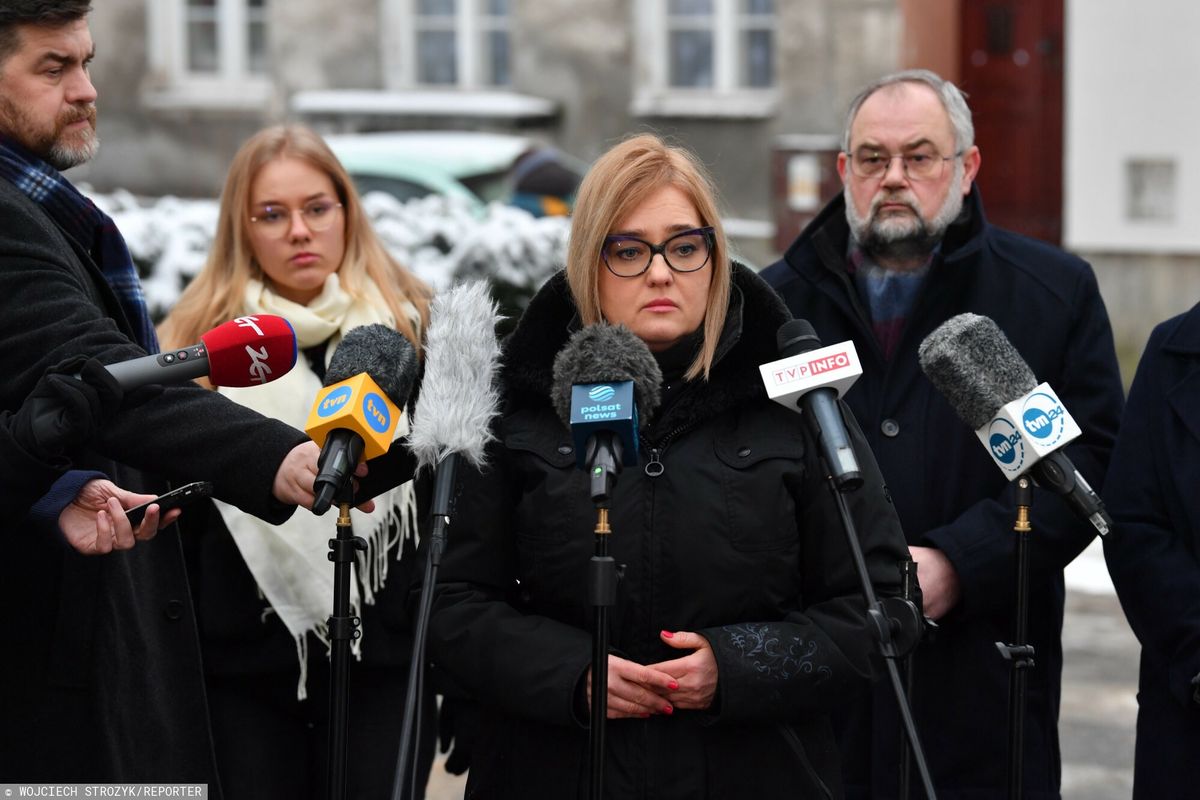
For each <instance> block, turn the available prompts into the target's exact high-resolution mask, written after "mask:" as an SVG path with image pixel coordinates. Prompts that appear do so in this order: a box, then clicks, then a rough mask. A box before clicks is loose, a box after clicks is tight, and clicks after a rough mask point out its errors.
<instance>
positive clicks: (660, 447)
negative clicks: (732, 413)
mask: <svg viewBox="0 0 1200 800" xmlns="http://www.w3.org/2000/svg"><path fill="white" fill-rule="evenodd" d="M698 424H699V423H697V422H693V423H691V424H690V425H681V426H680V427H678V428H676V429H675V430H673V431H671V432H670V433H668V434H667V435H666V436H664V437H662V438H661V439H659V440H658V444H657V446H652V445H651V444H650V442H649V440H647V439H646V437H645V436H644V435H643V434H640V433H639V434H638V440H639V441H641V443H642V449H643V450H649V451H650V461H649V462H647V463H646V466H645V467H644V468H643V471H644V472H645V473H646V475H648V476H649V477H651V478H657V477H658V476H659V475H662V474H663V473H664V472H666V471H667V467H666V465H665V464H663V462H662V457H663V456H664V455H666V452H667V446H668V445H670V444H671V442H672V440H674V439H675V437H677V436H679V435H680V434H681V433H683V432H684V431H686V430H688V429H689V428H694V427H695V426H696V425H698Z"/></svg>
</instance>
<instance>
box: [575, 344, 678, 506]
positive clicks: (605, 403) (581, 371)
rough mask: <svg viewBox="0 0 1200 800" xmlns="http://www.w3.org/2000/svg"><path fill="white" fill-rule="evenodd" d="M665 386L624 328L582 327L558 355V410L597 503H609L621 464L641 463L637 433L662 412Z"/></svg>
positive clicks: (655, 364)
mask: <svg viewBox="0 0 1200 800" xmlns="http://www.w3.org/2000/svg"><path fill="white" fill-rule="evenodd" d="M661 385H662V370H661V369H659V367H658V362H657V361H655V360H654V356H653V355H651V353H650V349H649V348H647V347H646V343H645V342H643V341H642V340H641V339H639V338H638V337H637V335H636V334H634V333H633V331H631V330H629V329H628V328H626V327H625V326H624V325H616V326H614V325H606V324H598V325H589V326H587V327H585V328H582V329H580V330H578V331H576V332H575V333H574V334H572V335H571V338H569V339H568V340H567V343H566V344H565V345H564V346H563V349H562V350H560V351H559V353H558V355H557V356H555V357H554V377H553V381H552V383H551V399H552V400H553V402H554V410H555V411H557V412H558V416H559V418H561V419H562V421H563V424H564V425H566V426H567V427H568V428H570V429H571V434H572V437H573V438H574V440H575V460H576V464H578V466H579V468H580V469H583V470H586V471H587V472H588V473H589V475H591V496H592V500H593V501H594V502H596V503H598V504H599V503H601V502H606V501H607V500H608V497H609V495H610V494H611V492H612V487H613V484H614V483H615V482H616V479H617V475H618V474H620V472H621V466H622V465H623V464H624V465H634V464H637V462H638V449H637V448H638V436H637V434H638V431H639V430H640V429H641V428H642V427H645V423H646V421H647V420H648V419H649V418H650V416H651V415H653V414H654V410H655V409H656V408H658V404H659V401H660V399H661V395H660V387H661ZM639 408H640V409H641V410H642V412H643V415H642V417H641V421H640V423H639V417H638V409H639Z"/></svg>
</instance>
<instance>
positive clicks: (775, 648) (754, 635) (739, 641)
mask: <svg viewBox="0 0 1200 800" xmlns="http://www.w3.org/2000/svg"><path fill="white" fill-rule="evenodd" d="M722 630H723V631H725V634H726V635H727V636H728V637H729V640H730V641H731V642H732V643H733V645H734V646H735V647H736V648H738V650H740V651H741V654H742V657H743V658H745V659H746V660H747V661H749V662H750V667H751V669H752V670H753V671H754V672H757V673H758V674H759V675H761V676H763V677H765V678H770V679H772V680H777V679H783V680H787V679H788V678H791V677H793V676H796V675H801V674H803V675H814V676H815V678H816V682H817V683H821V682H823V681H825V680H826V679H827V678H830V677H832V676H833V670H831V669H830V668H829V667H828V666H826V665H818V664H817V663H816V654H817V643H816V642H815V641H812V640H807V641H806V640H805V639H803V638H801V637H799V636H795V637H791V638H790V639H785V638H781V637H780V635H779V633H778V632H777V631H774V630H773V629H772V628H771V626H770V625H763V624H755V623H746V624H743V625H726V626H724V627H723V628H722Z"/></svg>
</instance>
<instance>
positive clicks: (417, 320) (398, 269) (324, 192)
mask: <svg viewBox="0 0 1200 800" xmlns="http://www.w3.org/2000/svg"><path fill="white" fill-rule="evenodd" d="M429 297H430V292H429V290H428V288H427V287H426V286H425V285H424V284H423V283H422V282H421V281H420V280H419V279H418V278H416V277H415V276H414V275H413V274H411V273H410V272H409V271H408V270H406V269H404V268H403V267H402V266H400V265H399V264H398V263H396V261H395V260H394V259H393V258H392V257H391V256H390V255H388V253H387V251H386V250H385V249H384V247H383V245H382V244H381V242H380V241H379V239H378V237H377V236H376V234H375V232H374V231H373V230H372V228H371V225H370V222H369V221H368V219H367V217H366V214H365V212H364V210H363V207H362V203H361V201H360V199H359V196H358V194H357V192H356V191H355V189H354V186H353V184H352V183H351V181H350V178H349V176H348V175H347V174H346V171H345V169H344V168H343V167H342V165H341V164H340V163H339V162H338V160H337V158H336V157H335V156H334V155H333V153H332V151H330V149H329V147H328V146H327V145H326V144H325V142H324V141H323V140H322V139H321V138H320V137H319V136H317V135H316V134H315V133H313V132H312V131H310V130H308V129H306V128H302V127H295V126H289V127H274V128H268V129H266V130H263V131H261V132H259V133H258V134H256V135H254V136H253V137H251V138H250V139H249V140H248V141H247V142H246V143H245V144H243V145H242V147H241V149H240V150H239V151H238V153H237V155H236V156H235V157H234V160H233V164H232V165H231V166H230V169H229V174H228V177H227V178H226V181H225V187H224V190H223V192H222V195H221V207H220V216H219V220H218V223H217V233H216V238H215V241H214V243H213V249H212V252H211V253H210V254H209V257H208V261H207V263H206V264H205V266H204V268H203V270H201V272H200V273H199V274H198V275H197V276H196V278H195V280H193V281H192V283H191V284H190V285H189V286H188V288H187V290H186V291H185V292H184V293H183V295H182V296H181V297H180V299H179V302H178V303H177V304H176V305H175V307H174V308H173V309H172V311H171V313H170V314H169V315H168V316H167V318H166V319H165V320H164V322H163V324H162V327H161V330H160V332H159V336H160V338H161V339H162V342H163V346H164V347H166V348H170V347H174V346H179V345H184V344H187V343H190V342H194V341H197V340H198V339H199V336H200V334H201V333H203V332H204V331H206V330H208V329H209V328H211V327H213V326H214V325H216V324H218V323H220V322H223V321H225V320H228V319H231V318H233V317H237V316H241V315H246V314H256V313H263V314H277V315H279V316H282V317H285V318H287V319H288V320H289V321H290V322H291V323H292V326H293V327H294V328H295V331H296V339H297V344H298V346H299V348H300V350H301V355H302V358H300V359H298V361H297V364H296V366H295V368H294V369H293V370H292V371H291V372H289V373H288V374H287V375H285V376H283V377H282V378H280V379H278V380H275V381H273V382H271V383H267V384H265V385H262V386H255V387H253V388H247V389H224V388H222V389H219V390H217V391H220V392H221V393H222V394H227V395H228V396H229V397H230V398H231V399H233V400H235V401H236V402H238V403H241V404H243V405H246V406H249V407H251V408H253V409H255V410H257V411H259V412H261V413H263V414H266V415H268V416H272V417H276V418H278V419H281V420H283V421H285V422H288V423H290V424H292V425H294V426H296V427H298V428H303V427H304V424H305V420H306V419H307V418H308V415H309V411H310V409H311V406H312V403H313V399H314V398H315V397H316V396H317V393H318V391H319V390H320V388H321V386H322V383H323V380H324V377H325V370H326V367H327V366H328V364H329V360H330V358H331V356H332V355H333V352H334V350H335V349H336V347H337V345H338V343H339V342H340V341H341V340H342V338H343V336H344V335H345V334H346V333H347V332H348V331H349V330H351V329H353V328H355V327H358V326H361V325H371V324H383V325H387V326H388V327H391V328H394V329H395V330H397V331H399V332H400V333H402V334H403V335H404V336H405V337H407V338H408V340H409V341H410V342H412V344H413V346H414V347H415V348H416V349H417V350H418V351H419V350H420V342H421V331H422V330H423V328H424V327H425V324H426V322H427V321H428V307H429ZM180 423H181V424H186V420H181V421H180ZM404 430H405V423H404V420H403V419H402V420H401V425H400V432H403V431H404ZM201 511H202V510H200V509H195V510H193V509H189V510H188V513H187V514H186V515H185V516H187V517H188V520H187V525H186V526H185V531H186V532H188V533H190V534H191V536H188V537H185V542H187V543H188V545H189V546H190V548H191V549H190V552H189V553H188V565H189V570H190V571H191V573H192V575H193V586H196V587H198V588H197V589H196V594H197V597H196V608H197V616H198V619H199V623H200V633H201V639H202V641H201V644H202V648H203V653H204V665H205V670H206V683H207V687H208V699H209V704H210V712H211V715H212V723H213V731H214V738H215V740H216V741H215V746H216V755H217V763H218V767H219V769H220V775H221V783H222V787H223V789H224V791H225V794H226V796H227V797H229V798H232V799H233V800H237V798H251V797H252V798H256V800H261V799H262V798H280V800H283V799H284V798H288V799H289V800H293V799H294V798H305V797H312V798H316V797H318V796H323V794H324V787H325V778H324V775H323V771H324V768H325V764H326V753H327V746H326V734H327V725H326V723H327V717H328V709H329V658H328V638H327V631H326V622H325V621H326V619H327V618H328V616H329V614H330V612H331V611H332V607H333V606H332V604H333V565H332V564H331V563H330V562H329V560H328V558H327V556H328V553H329V550H328V545H327V542H328V540H329V539H330V538H331V537H332V536H333V535H334V534H335V529H334V517H333V515H328V514H327V515H325V516H323V517H315V516H313V515H312V514H309V513H307V512H300V513H297V514H295V515H294V516H293V517H292V518H291V519H290V520H289V521H288V522H287V523H285V524H284V525H281V526H271V525H268V524H266V523H263V522H260V521H259V520H257V519H256V518H254V517H251V516H249V515H247V514H244V513H242V512H241V511H239V510H238V509H236V508H234V507H233V506H230V505H227V504H224V503H214V504H213V505H212V507H211V508H210V509H208V513H201ZM352 517H353V522H354V533H355V535H356V536H360V537H363V538H364V539H366V540H367V543H368V549H367V551H366V553H365V554H364V555H360V557H359V564H358V566H359V569H358V570H356V574H357V575H358V578H359V580H358V581H356V585H355V586H354V587H353V588H352V601H351V602H352V605H353V607H354V613H356V614H361V615H362V617H363V624H362V633H363V635H362V639H361V640H358V641H356V642H355V644H354V648H355V650H356V651H358V649H359V648H360V647H361V661H356V662H355V663H354V665H353V667H352V668H351V673H350V684H351V702H352V711H353V713H352V714H351V715H350V730H349V760H348V775H349V782H350V790H351V795H352V796H353V797H356V798H385V797H390V791H391V780H392V772H393V769H394V765H395V759H396V752H397V748H398V744H399V732H400V726H401V722H402V718H403V697H404V688H405V685H406V679H407V676H406V673H407V665H408V660H409V652H410V648H411V629H410V626H409V624H408V620H407V617H406V615H405V613H404V605H403V604H404V596H405V594H406V590H407V584H408V582H409V581H408V572H409V570H411V569H412V567H411V562H412V561H413V559H411V558H408V559H405V560H404V561H400V558H401V555H402V554H403V555H407V554H408V553H409V552H410V551H412V550H413V549H414V532H415V501H414V498H413V495H412V489H411V486H410V485H404V486H400V487H398V488H396V489H393V490H392V491H390V492H387V493H385V494H384V495H382V496H380V497H378V498H376V510H375V511H374V512H373V513H371V514H364V513H362V512H360V511H358V510H354V511H353V512H352ZM424 750H425V753H426V757H425V758H423V759H422V766H423V769H424V771H423V773H422V777H423V776H424V774H427V771H428V768H429V762H430V759H431V758H432V741H430V742H428V743H427V746H426V747H425V748H424ZM422 785H423V784H422Z"/></svg>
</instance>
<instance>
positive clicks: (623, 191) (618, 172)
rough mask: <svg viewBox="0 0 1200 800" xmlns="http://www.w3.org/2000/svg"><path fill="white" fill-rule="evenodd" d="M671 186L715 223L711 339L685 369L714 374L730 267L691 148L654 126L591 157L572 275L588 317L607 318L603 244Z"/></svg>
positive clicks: (707, 325) (707, 183) (707, 324)
mask: <svg viewBox="0 0 1200 800" xmlns="http://www.w3.org/2000/svg"><path fill="white" fill-rule="evenodd" d="M666 186H674V187H675V188H677V189H679V190H680V191H682V192H683V193H684V194H685V195H687V197H688V199H689V200H691V202H692V205H693V206H695V207H696V212H697V213H698V214H699V215H700V225H701V226H712V228H713V247H712V254H711V256H710V258H709V265H708V268H710V269H712V271H713V274H712V282H711V283H710V284H709V287H708V304H707V307H706V312H705V315H704V324H703V328H704V340H703V344H702V346H701V348H700V352H699V353H698V354H697V355H696V359H695V361H693V362H692V365H691V366H690V367H689V368H688V371H687V373H686V374H685V376H684V377H686V378H688V379H689V380H690V379H692V378H695V377H697V376H698V375H701V374H703V375H704V377H705V379H707V378H708V375H709V372H710V371H711V370H712V362H713V357H714V354H715V353H716V349H717V341H718V340H719V339H720V336H721V330H722V329H723V328H724V327H725V312H726V310H727V308H728V306H729V292H730V280H731V278H730V274H731V271H730V264H729V247H728V244H727V242H726V240H725V230H724V228H723V227H722V226H721V217H720V215H719V214H718V213H717V203H716V198H715V195H716V192H715V191H714V189H713V186H712V181H711V180H710V179H709V177H708V174H707V172H706V171H705V169H704V167H703V166H702V165H701V164H700V162H699V161H698V160H697V159H696V157H695V156H694V155H692V154H691V153H690V152H688V151H687V150H685V149H683V148H682V147H676V146H672V145H668V144H666V142H664V141H663V140H662V139H660V138H659V137H657V136H655V135H653V134H641V135H638V136H634V137H633V138H630V139H626V140H625V141H623V142H621V143H620V144H618V145H617V146H616V147H613V148H612V149H611V150H609V151H608V152H607V153H605V154H604V155H602V156H601V157H600V158H599V160H597V161H596V163H595V164H593V165H592V168H591V169H590V170H588V173H587V175H586V176H585V177H584V179H583V183H582V184H580V187H579V193H578V195H577V196H576V199H575V210H574V213H573V215H572V219H571V239H570V243H569V244H568V246H567V283H568V284H569V285H570V287H571V295H572V296H573V297H574V299H575V305H576V307H577V308H578V310H579V317H580V319H581V321H582V322H583V324H584V325H594V324H595V323H597V322H600V321H601V320H602V318H603V315H602V313H601V311H600V270H602V269H605V267H604V263H603V261H602V260H601V257H600V251H601V249H602V248H603V247H604V237H606V236H608V235H609V234H610V233H612V232H613V227H614V226H615V225H617V224H618V223H619V222H620V221H621V220H622V219H624V218H625V217H626V216H628V215H629V214H630V213H631V212H632V211H633V210H634V209H635V208H637V207H638V206H639V205H641V204H642V202H643V201H644V200H646V198H648V197H649V196H650V195H651V194H653V193H654V192H656V191H658V190H659V189H662V188H663V187H666ZM631 280H632V279H631Z"/></svg>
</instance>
